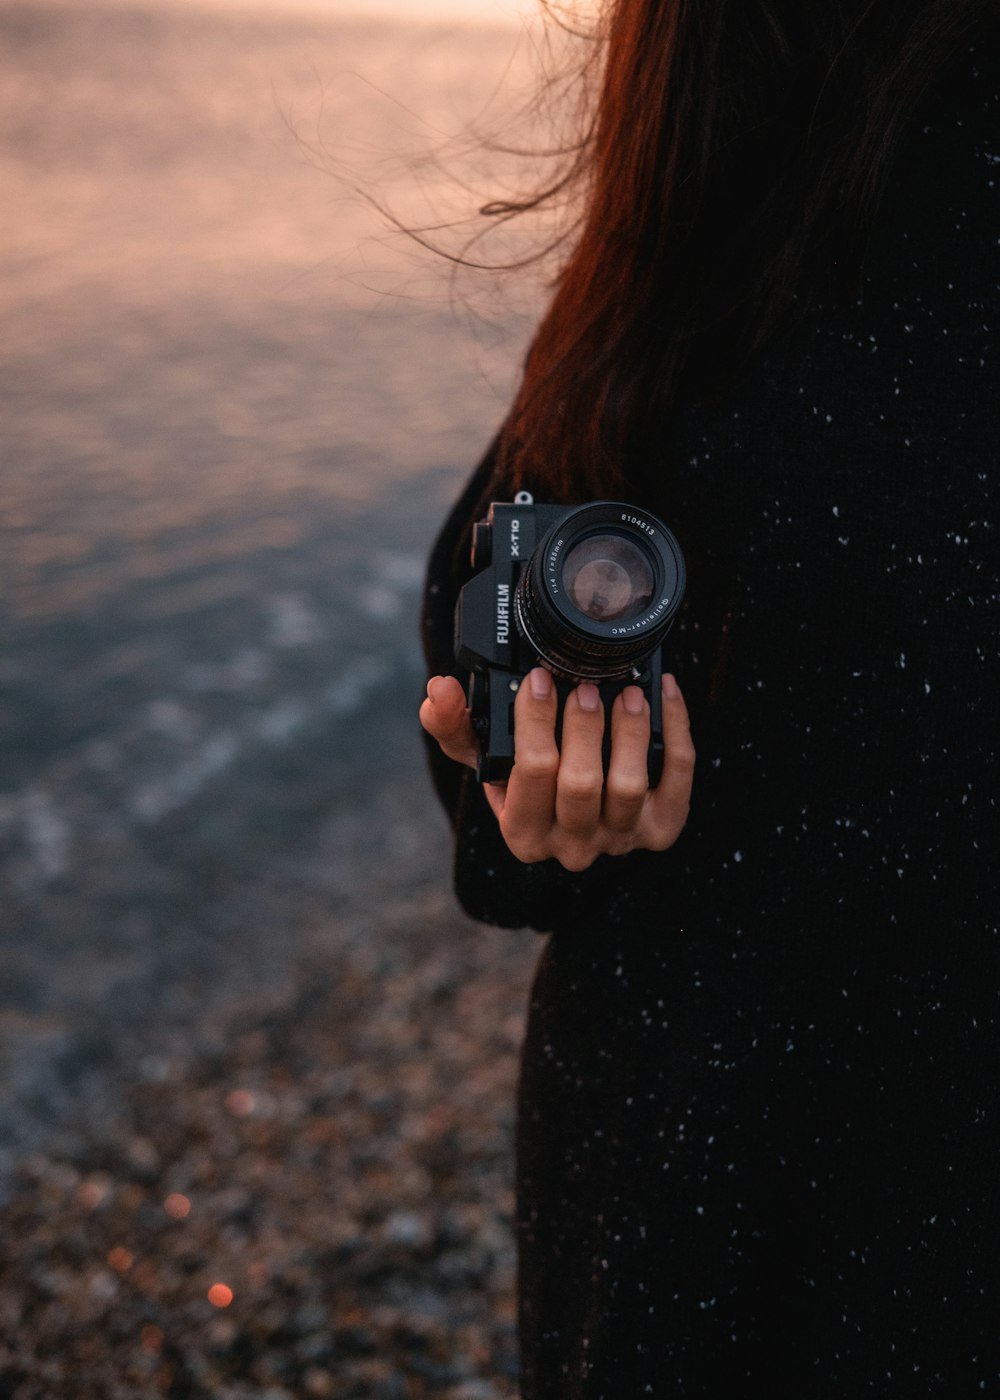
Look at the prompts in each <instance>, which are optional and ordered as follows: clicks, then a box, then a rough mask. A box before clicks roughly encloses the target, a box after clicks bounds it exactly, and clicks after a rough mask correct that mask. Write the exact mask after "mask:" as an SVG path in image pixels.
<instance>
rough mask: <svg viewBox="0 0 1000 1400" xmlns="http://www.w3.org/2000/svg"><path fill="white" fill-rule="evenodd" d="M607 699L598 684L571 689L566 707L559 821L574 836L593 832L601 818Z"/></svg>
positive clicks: (557, 783)
mask: <svg viewBox="0 0 1000 1400" xmlns="http://www.w3.org/2000/svg"><path fill="white" fill-rule="evenodd" d="M603 737H604V702H603V701H602V700H601V693H600V691H599V690H598V689H597V686H596V685H590V684H584V685H579V686H577V687H576V689H575V690H572V691H570V693H569V695H568V697H567V699H566V704H565V706H564V709H563V727H562V744H561V757H560V762H559V776H558V778H557V780H556V821H557V823H558V824H559V826H560V827H562V828H563V829H564V830H565V831H567V832H569V833H570V835H572V836H583V837H587V836H590V835H592V834H593V832H594V831H595V830H596V829H597V825H598V823H599V822H600V820H601V797H602V794H603V790H604V766H603V763H602V759H601V741H602V739H603Z"/></svg>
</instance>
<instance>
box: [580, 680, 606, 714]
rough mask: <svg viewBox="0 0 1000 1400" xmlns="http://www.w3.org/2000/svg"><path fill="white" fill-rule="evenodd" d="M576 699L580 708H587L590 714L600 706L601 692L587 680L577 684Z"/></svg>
mask: <svg viewBox="0 0 1000 1400" xmlns="http://www.w3.org/2000/svg"><path fill="white" fill-rule="evenodd" d="M576 699H577V703H578V704H579V706H580V709H581V710H589V711H590V713H591V714H593V713H594V711H595V710H599V709H600V708H601V693H600V691H599V690H598V689H597V686H596V685H591V684H590V682H589V681H585V682H584V684H583V685H578V686H577V688H576Z"/></svg>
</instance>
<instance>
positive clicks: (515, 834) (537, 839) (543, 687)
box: [501, 666, 559, 862]
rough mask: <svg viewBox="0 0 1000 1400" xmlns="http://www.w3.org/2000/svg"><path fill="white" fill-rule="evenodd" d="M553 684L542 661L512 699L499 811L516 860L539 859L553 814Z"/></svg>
mask: <svg viewBox="0 0 1000 1400" xmlns="http://www.w3.org/2000/svg"><path fill="white" fill-rule="evenodd" d="M558 772H559V750H558V748H557V747H556V689H555V686H554V685H553V683H552V677H551V676H550V675H549V673H548V671H546V670H544V668H543V667H541V666H536V667H535V669H534V670H533V671H529V672H528V674H527V675H526V676H525V678H524V680H523V681H522V682H521V685H520V688H519V689H518V692H517V698H516V700H515V701H514V767H513V769H512V770H511V774H510V778H509V779H508V780H507V793H506V800H505V801H504V805H503V811H502V814H501V826H502V829H503V833H504V839H505V840H506V842H507V844H508V846H509V847H510V849H511V850H512V851H513V853H514V855H516V856H517V858H518V859H519V860H523V861H529V862H530V861H535V860H544V859H545V857H546V856H548V855H549V854H550V851H549V850H548V848H547V845H546V839H547V837H548V834H549V832H550V830H551V828H552V823H553V821H554V819H555V799H556V775H557V774H558Z"/></svg>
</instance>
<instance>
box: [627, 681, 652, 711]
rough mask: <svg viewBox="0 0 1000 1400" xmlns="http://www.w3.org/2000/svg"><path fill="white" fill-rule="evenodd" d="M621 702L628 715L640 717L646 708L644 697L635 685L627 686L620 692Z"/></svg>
mask: <svg viewBox="0 0 1000 1400" xmlns="http://www.w3.org/2000/svg"><path fill="white" fill-rule="evenodd" d="M622 700H623V701H624V702H625V708H626V710H628V712H629V714H630V715H641V714H642V712H643V710H644V709H645V707H646V697H645V696H644V695H643V693H642V691H641V690H640V689H639V687H638V686H637V685H627V686H626V687H625V689H624V690H623V691H622Z"/></svg>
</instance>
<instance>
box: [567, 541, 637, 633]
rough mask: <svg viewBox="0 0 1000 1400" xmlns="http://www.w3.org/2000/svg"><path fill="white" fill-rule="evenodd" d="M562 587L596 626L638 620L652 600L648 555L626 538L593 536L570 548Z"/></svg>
mask: <svg viewBox="0 0 1000 1400" xmlns="http://www.w3.org/2000/svg"><path fill="white" fill-rule="evenodd" d="M562 581H563V587H564V588H565V589H566V592H567V594H568V595H569V597H570V598H571V599H572V601H573V603H574V605H575V606H576V607H577V608H579V610H580V612H582V613H583V614H584V616H585V617H589V618H592V619H593V620H594V621H595V622H610V621H611V620H612V619H620V618H632V617H638V615H639V614H640V613H641V612H642V611H643V609H644V608H646V607H648V605H649V603H650V602H651V601H652V598H653V581H654V580H653V570H652V568H651V566H650V561H649V559H648V558H647V557H646V554H645V552H644V551H643V550H642V549H641V548H640V547H639V546H638V545H636V544H634V543H633V541H632V540H629V539H626V538H625V537H624V536H623V535H591V536H590V537H589V538H588V539H584V540H581V541H580V543H579V544H575V545H573V546H572V547H571V549H570V551H569V553H568V554H567V555H566V559H565V562H564V563H563V568H562Z"/></svg>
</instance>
